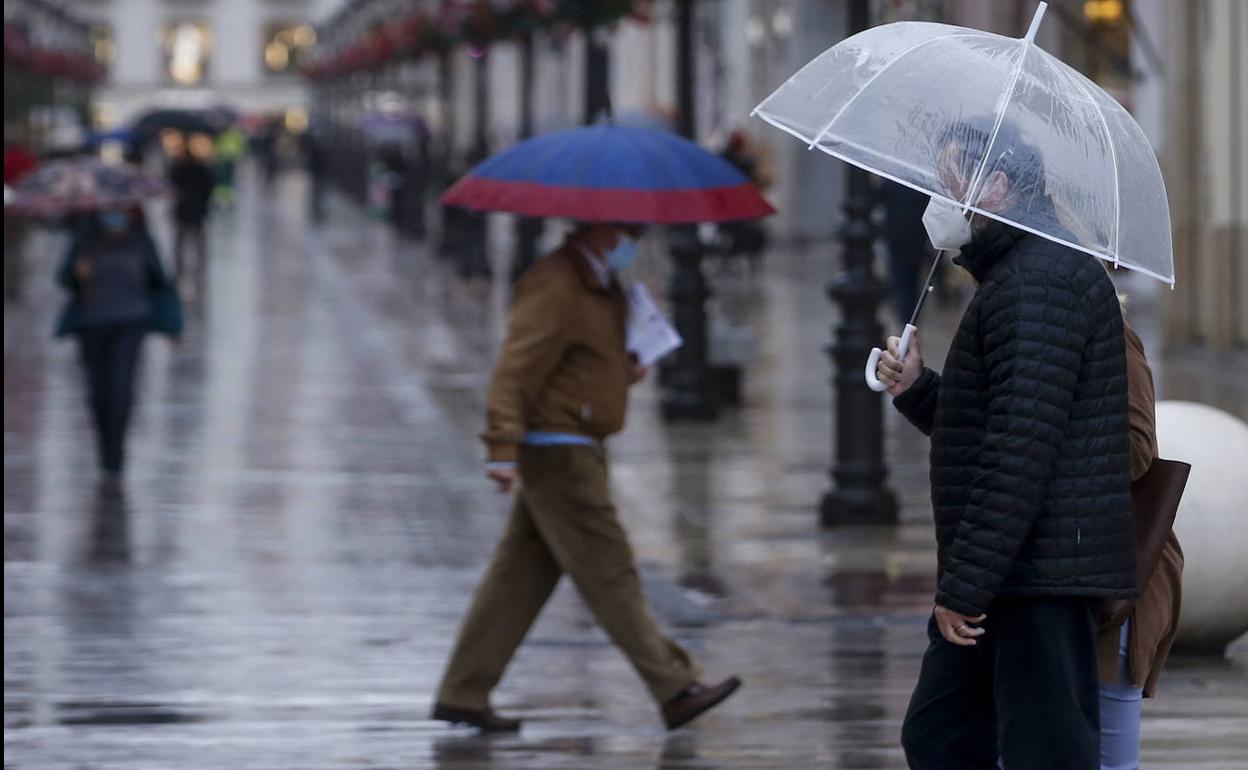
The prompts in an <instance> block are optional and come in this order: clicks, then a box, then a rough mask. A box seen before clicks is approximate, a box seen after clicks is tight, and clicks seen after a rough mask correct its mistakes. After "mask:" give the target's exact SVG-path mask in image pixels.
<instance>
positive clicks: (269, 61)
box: [261, 22, 316, 75]
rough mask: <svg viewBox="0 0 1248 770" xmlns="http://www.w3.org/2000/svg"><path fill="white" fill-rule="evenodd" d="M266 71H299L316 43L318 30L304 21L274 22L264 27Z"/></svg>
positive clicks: (271, 72)
mask: <svg viewBox="0 0 1248 770" xmlns="http://www.w3.org/2000/svg"><path fill="white" fill-rule="evenodd" d="M263 40H264V47H263V48H262V49H261V54H262V56H263V58H264V71H265V72H268V73H270V74H273V75H282V74H286V73H289V72H298V71H299V67H300V66H301V64H302V63H303V60H304V57H305V56H307V55H308V52H309V51H311V50H312V46H314V45H316V31H315V30H314V29H312V27H311V26H310V25H308V24H306V23H303V22H272V23H269V24H267V25H265V28H264V37H263Z"/></svg>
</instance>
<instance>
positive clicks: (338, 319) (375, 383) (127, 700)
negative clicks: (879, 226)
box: [4, 176, 1248, 770]
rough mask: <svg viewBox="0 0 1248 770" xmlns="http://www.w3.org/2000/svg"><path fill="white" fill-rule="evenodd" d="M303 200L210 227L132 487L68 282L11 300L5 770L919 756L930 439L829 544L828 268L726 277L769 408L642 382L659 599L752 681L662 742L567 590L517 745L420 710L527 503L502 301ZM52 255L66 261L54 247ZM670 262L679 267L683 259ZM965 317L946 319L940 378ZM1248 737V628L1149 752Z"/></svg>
mask: <svg viewBox="0 0 1248 770" xmlns="http://www.w3.org/2000/svg"><path fill="white" fill-rule="evenodd" d="M302 189H303V188H302V180H300V179H299V178H297V177H293V176H292V177H291V178H289V179H286V180H284V181H282V182H281V184H280V185H279V186H278V188H276V189H275V190H274V192H273V194H271V195H268V194H261V193H260V192H259V191H258V190H256V189H255V188H253V187H250V186H248V187H245V188H244V190H243V198H242V200H241V201H240V204H239V207H238V209H237V211H236V212H235V213H234V214H231V215H228V216H224V217H221V218H219V219H218V220H217V221H216V222H215V223H214V224H213V232H212V235H213V239H214V243H213V246H212V258H211V264H210V265H209V267H208V270H207V273H206V276H205V279H204V281H203V283H202V285H201V286H200V287H199V290H198V291H196V292H195V293H194V295H193V296H192V297H191V302H190V304H189V306H188V310H189V315H188V322H189V323H188V331H187V334H186V336H185V338H184V339H183V341H182V343H181V345H180V346H178V347H176V348H175V347H172V346H170V345H169V344H167V343H166V342H165V341H163V340H153V341H152V342H150V343H149V345H148V348H147V356H146V360H145V367H144V372H143V376H142V396H141V400H140V407H139V410H138V415H137V422H136V424H135V427H134V430H133V433H132V438H131V468H130V470H129V472H128V478H127V480H126V484H125V493H124V495H123V496H122V497H120V498H118V497H115V496H110V495H107V494H102V493H101V492H100V490H99V489H98V488H97V486H96V476H95V471H94V455H93V446H92V439H91V434H90V430H89V426H88V423H87V415H86V410H85V407H84V405H83V403H82V398H81V392H80V391H81V387H80V382H79V372H78V371H77V362H76V359H75V351H74V349H73V346H72V345H71V344H69V343H64V342H54V341H52V340H51V339H50V337H49V334H48V331H49V330H50V328H51V324H52V319H53V316H54V313H55V309H56V305H57V303H58V301H59V297H57V294H56V291H55V289H53V288H52V287H51V285H50V281H49V280H46V279H40V280H35V281H32V285H31V286H30V291H29V293H28V297H27V301H26V303H25V304H24V305H22V306H21V307H8V306H6V310H5V344H4V399H5V416H4V450H5V463H4V487H5V488H4V514H5V516H4V520H5V546H4V554H5V563H4V578H5V587H4V601H5V632H4V639H5V652H4V679H5V767H6V768H14V769H15V770H36V769H38V770H71V769H72V770H77V769H79V768H91V769H92V770H170V769H172V768H178V769H179V770H199V769H201V768H202V769H204V770H207V769H209V768H213V769H217V768H230V769H231V770H244V769H250V768H257V769H259V768H282V769H286V768H289V769H290V770H322V769H324V770H328V769H329V768H334V769H338V768H405V769H406V768H441V769H450V768H455V769H456V770H469V769H472V770H478V769H484V768H497V769H498V770H553V769H554V768H565V767H566V768H655V767H657V768H672V769H673V770H674V769H676V768H682V769H685V770H694V769H697V770H712V769H721V768H722V769H723V770H735V769H738V768H758V769H760V770H761V769H764V768H765V769H767V770H797V769H799V768H898V767H902V766H903V764H904V763H903V760H902V757H901V753H900V749H899V748H898V746H897V742H898V733H899V729H900V720H901V716H902V714H903V712H904V708H905V704H906V700H907V698H908V696H909V692H910V688H911V687H912V685H913V683H914V679H915V676H916V673H917V670H918V664H919V657H920V654H921V652H922V650H923V645H924V639H925V634H924V622H925V615H926V612H927V610H928V608H929V607H930V599H931V595H932V590H933V579H932V572H933V569H934V561H935V556H934V549H933V547H932V536H931V532H930V521H929V518H930V514H929V513H928V511H927V508H926V495H927V492H926V487H925V484H926V466H925V459H924V458H925V453H926V446H925V443H924V442H923V441H922V440H921V439H920V438H918V437H917V436H916V435H915V434H913V433H911V432H910V431H909V429H908V426H906V425H904V424H902V421H901V420H900V419H899V418H898V417H897V416H896V415H895V414H893V413H892V412H891V410H890V411H889V412H888V414H887V427H888V444H887V446H888V451H889V454H890V459H891V461H892V462H893V463H894V467H893V473H892V476H891V483H892V484H893V485H894V487H895V488H896V490H897V492H898V494H899V496H900V499H901V501H902V504H903V511H902V514H903V519H904V521H905V524H904V525H903V526H900V527H897V528H895V529H887V530H871V529H842V530H835V531H820V530H819V529H818V527H817V526H816V514H815V512H814V507H815V503H816V502H817V501H818V499H819V496H820V495H821V494H822V492H823V491H824V490H825V488H826V485H827V475H826V473H827V465H828V457H829V454H830V448H829V440H830V439H829V436H830V435H831V419H832V418H831V415H830V411H829V409H828V402H829V391H828V385H827V380H828V367H827V363H826V358H825V357H824V355H823V352H822V350H823V347H824V346H825V345H826V343H827V340H828V339H829V338H830V331H829V330H830V326H831V324H832V323H833V320H834V319H833V311H832V309H831V306H830V305H828V303H827V301H826V300H825V298H824V297H823V293H822V292H823V289H822V287H823V284H825V283H826V281H827V279H828V278H829V277H830V275H829V273H830V266H829V262H830V259H829V257H828V254H827V252H826V251H822V250H814V251H811V252H809V253H807V254H804V255H803V254H796V253H795V254H792V255H789V254H787V253H785V252H783V251H778V252H776V253H773V254H771V255H769V257H768V259H769V262H768V264H766V265H765V267H764V271H763V274H762V275H761V276H760V277H758V278H756V279H754V280H751V279H748V278H747V277H746V276H745V275H744V274H743V273H742V272H740V271H721V270H719V269H718V268H716V269H715V270H713V272H714V273H715V275H716V285H717V287H718V289H719V299H718V300H717V305H716V308H717V312H719V313H721V314H722V315H723V316H724V317H725V318H728V319H730V320H731V321H733V322H735V323H740V324H747V323H748V324H749V325H750V326H751V328H754V329H756V330H757V331H758V339H757V345H758V348H757V355H756V361H757V365H756V366H754V367H753V368H752V369H751V371H750V372H749V375H748V381H747V390H746V406H745V408H744V409H742V410H740V411H737V412H733V413H729V414H727V415H725V416H724V418H723V419H721V420H720V421H719V422H718V423H716V424H714V425H711V426H680V427H668V426H664V425H663V424H662V423H661V422H659V420H658V418H657V398H658V392H657V389H656V387H655V385H654V384H653V383H648V384H646V385H644V386H642V387H641V388H640V389H639V391H638V393H637V397H636V398H635V400H634V403H633V411H632V420H631V423H630V426H629V429H628V430H627V431H626V432H625V433H624V434H622V435H621V436H620V437H619V438H618V439H617V440H615V441H614V442H613V444H612V447H611V449H612V454H613V457H614V460H615V462H616V466H615V470H614V473H615V476H614V481H615V484H616V486H617V488H618V500H619V502H620V506H621V511H622V515H623V516H624V518H625V521H626V523H627V524H628V526H629V527H630V529H631V532H632V534H633V536H634V545H635V547H636V549H637V551H638V554H639V557H640V559H641V561H642V565H643V573H644V577H645V581H646V586H647V590H648V592H649V593H650V595H651V597H652V599H653V601H654V604H655V606H656V609H657V612H658V614H659V615H660V616H661V618H662V619H663V621H664V623H665V624H666V625H667V626H668V627H669V628H671V629H672V630H673V632H674V634H675V636H676V637H677V638H678V639H679V640H680V641H681V642H682V643H684V644H687V645H688V646H689V647H690V648H692V649H693V650H695V651H696V652H697V654H698V655H699V656H700V657H701V658H702V659H703V662H704V664H705V667H706V668H707V670H708V673H709V674H710V675H711V676H715V675H721V674H728V673H733V672H738V673H740V674H741V675H742V676H743V677H744V678H745V680H746V687H745V689H744V690H743V691H742V692H741V694H740V695H738V696H737V697H735V698H734V699H733V700H731V701H729V702H728V703H727V704H726V705H725V706H724V707H723V708H722V709H720V710H717V711H716V712H714V713H712V714H711V715H709V716H708V717H707V718H705V719H704V720H702V721H700V722H698V723H696V724H695V725H694V726H692V727H691V728H689V729H685V730H682V731H680V732H677V733H675V734H672V735H668V734H666V733H665V732H664V731H663V730H662V729H661V726H660V723H659V720H658V717H657V714H656V713H655V710H654V707H653V705H652V704H651V703H650V702H649V701H648V700H647V697H646V694H645V691H644V688H643V687H642V685H641V683H640V681H639V680H638V679H637V678H636V676H635V675H634V674H633V672H632V671H631V669H629V668H628V664H627V663H626V662H625V660H624V659H623V657H622V656H621V655H620V654H619V653H618V652H617V651H616V650H614V648H612V647H611V646H610V644H609V643H608V642H607V640H606V637H605V636H604V635H603V634H602V633H601V632H600V631H599V630H597V629H596V628H595V626H594V625H593V623H592V622H591V619H590V617H589V615H588V613H587V612H586V611H585V610H584V609H583V607H582V606H581V604H580V603H579V601H578V600H577V598H576V597H575V595H574V593H573V592H572V590H571V589H570V588H569V587H568V586H567V585H564V586H562V587H561V589H560V591H559V593H558V594H557V595H556V597H555V600H554V601H553V602H552V603H551V605H550V606H549V607H548V608H547V611H546V612H545V613H544V614H543V616H542V617H541V619H540V620H539V622H538V625H537V626H536V627H535V629H534V630H533V632H532V634H531V636H530V638H529V640H528V642H527V644H526V645H525V646H524V647H523V648H522V649H521V651H520V654H519V655H518V657H517V658H516V660H515V662H514V664H513V666H512V668H511V669H510V670H509V673H508V676H507V678H506V679H505V680H504V683H503V686H502V687H501V688H500V690H499V692H498V694H497V698H496V705H497V706H498V707H499V708H500V709H501V710H504V711H508V712H514V713H515V714H516V715H518V716H522V717H524V718H526V720H528V721H527V723H526V725H525V729H524V731H523V732H522V733H521V734H520V735H518V736H508V737H501V738H481V737H477V736H475V735H473V734H471V733H470V732H468V731H464V730H453V729H449V728H447V727H445V726H444V725H442V724H440V723H434V722H431V721H428V720H427V719H426V716H427V714H428V711H429V707H430V705H431V698H432V694H433V690H434V687H435V685H436V681H437V678H438V676H439V674H440V672H441V666H442V664H443V663H444V662H445V660H446V657H447V654H448V650H449V646H450V641H451V638H452V635H453V634H454V631H455V628H456V626H457V623H458V619H459V617H460V615H461V613H462V611H463V610H464V607H465V605H466V603H467V600H468V595H469V592H470V591H471V588H472V586H473V584H474V583H475V580H476V578H477V576H478V575H479V573H480V570H481V568H482V566H483V564H484V562H485V560H486V559H487V558H488V556H489V550H490V547H491V546H492V544H493V541H494V539H495V537H496V536H497V534H498V532H499V529H500V527H501V525H502V523H503V520H504V516H505V513H506V507H507V501H506V499H505V498H503V497H501V496H499V495H497V494H496V493H494V492H493V491H492V490H491V489H490V488H489V487H488V486H487V485H486V484H485V483H483V481H482V480H481V478H480V452H479V449H478V447H477V445H476V440H475V437H474V434H475V432H476V430H478V429H479V422H480V411H481V402H482V396H483V392H482V391H483V388H484V383H485V378H486V375H487V373H488V366H489V363H490V358H491V356H492V352H493V349H494V347H495V346H496V344H497V341H498V338H499V334H500V331H501V324H502V308H503V307H504V303H505V295H504V290H503V289H502V288H501V287H494V288H491V287H490V286H488V285H485V284H465V283H463V282H461V281H459V280H458V279H456V278H454V277H453V275H454V271H453V270H451V269H450V268H449V266H447V265H444V264H442V263H440V262H438V261H437V260H435V259H433V258H432V257H430V256H429V255H428V254H427V253H426V251H425V250H424V247H422V246H419V245H415V244H405V243H400V242H398V241H396V240H395V239H394V238H393V237H392V236H391V235H390V234H389V233H388V231H387V230H386V229H385V228H384V227H382V226H381V225H379V224H377V223H375V222H371V221H369V220H367V219H365V218H364V217H363V215H361V214H357V213H355V212H354V210H353V209H350V208H349V207H347V206H346V204H345V203H342V202H341V201H338V200H335V201H334V204H335V205H334V206H333V208H332V211H331V217H330V222H329V224H328V225H327V226H326V228H325V229H324V230H323V231H320V232H307V231H305V229H304V217H303V211H304V206H303V205H302V198H301V195H302ZM36 244H41V245H44V246H45V248H44V249H43V250H42V251H41V250H40V249H38V248H32V249H31V251H30V253H29V256H28V259H29V261H30V265H31V266H30V272H31V274H32V276H34V277H36V278H38V277H39V276H40V275H43V276H49V275H50V273H51V270H52V268H53V265H54V264H55V262H56V260H57V259H58V258H59V246H58V245H57V242H56V241H55V239H53V238H51V237H49V236H44V237H41V238H40V239H39V240H37V241H36ZM641 267H642V268H643V271H644V273H645V275H647V276H648V277H649V278H652V279H653V280H655V281H656V282H661V279H662V273H663V270H662V261H661V260H660V259H659V258H658V257H656V256H654V255H647V256H646V258H644V259H643V261H642V265H641ZM658 286H661V283H656V287H658ZM1140 294H1141V299H1139V300H1138V301H1139V302H1140V310H1139V324H1140V325H1141V327H1142V330H1143V331H1144V332H1145V334H1146V336H1149V335H1151V338H1153V339H1155V338H1156V331H1155V328H1154V327H1155V319H1152V318H1151V316H1150V315H1149V308H1148V305H1147V296H1146V294H1147V290H1146V289H1141V290H1140ZM952 317H953V314H952V313H951V312H949V311H948V310H946V311H945V312H943V313H939V314H937V315H934V316H933V317H932V322H931V324H930V326H929V327H928V328H929V329H930V333H928V334H927V335H926V336H925V350H926V351H927V352H928V355H929V356H931V358H932V359H934V360H937V361H939V360H941V359H942V358H943V351H942V350H940V348H941V346H942V344H945V342H944V340H947V338H948V334H947V330H948V327H949V325H950V324H951V319H952ZM1241 363H1243V361H1242V359H1238V358H1237V359H1235V361H1234V364H1235V365H1239V364H1241ZM1216 366H1217V362H1216V361H1214V360H1213V359H1212V358H1201V357H1200V356H1198V355H1195V354H1188V357H1187V358H1184V359H1181V360H1179V359H1174V360H1171V359H1166V360H1160V361H1158V362H1157V369H1158V378H1159V382H1160V387H1161V391H1162V395H1163V397H1169V398H1175V397H1192V398H1196V399H1198V400H1203V401H1207V402H1209V403H1213V404H1215V405H1218V406H1220V407H1221V408H1224V409H1228V410H1230V411H1233V412H1235V413H1237V414H1239V415H1240V416H1241V417H1245V416H1248V393H1246V392H1245V390H1244V387H1243V385H1242V383H1236V382H1228V380H1230V379H1232V378H1225V377H1206V376H1202V373H1207V372H1210V371H1215V370H1216ZM1245 724H1248V643H1246V642H1245V640H1243V639H1241V640H1240V642H1239V643H1238V644H1237V645H1236V647H1235V648H1234V653H1233V655H1232V657H1231V658H1230V659H1229V660H1226V661H1214V660H1198V659H1184V658H1179V659H1176V660H1174V661H1173V665H1172V667H1171V670H1170V671H1169V672H1168V674H1167V676H1166V677H1165V678H1163V680H1162V690H1161V697H1160V698H1159V699H1158V700H1156V701H1155V702H1149V703H1147V704H1146V706H1145V724H1144V755H1145V766H1146V767H1148V768H1171V769H1175V770H1177V769H1178V768H1201V769H1204V770H1214V769H1215V768H1218V769H1225V770H1230V769H1231V768H1245V767H1248V730H1245V728H1244V726H1245Z"/></svg>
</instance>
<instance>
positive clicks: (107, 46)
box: [88, 24, 117, 67]
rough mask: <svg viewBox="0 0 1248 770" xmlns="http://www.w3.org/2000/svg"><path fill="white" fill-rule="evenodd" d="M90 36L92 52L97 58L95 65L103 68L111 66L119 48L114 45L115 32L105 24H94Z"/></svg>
mask: <svg viewBox="0 0 1248 770" xmlns="http://www.w3.org/2000/svg"><path fill="white" fill-rule="evenodd" d="M88 34H89V35H90V38H91V52H92V54H93V55H94V56H95V63H96V64H98V65H100V66H101V67H108V66H109V65H111V64H112V63H113V58H114V57H115V56H116V55H117V47H116V46H115V45H114V44H113V30H112V29H111V28H109V27H106V26H104V25H103V24H92V25H91V30H90V32H89V33H88Z"/></svg>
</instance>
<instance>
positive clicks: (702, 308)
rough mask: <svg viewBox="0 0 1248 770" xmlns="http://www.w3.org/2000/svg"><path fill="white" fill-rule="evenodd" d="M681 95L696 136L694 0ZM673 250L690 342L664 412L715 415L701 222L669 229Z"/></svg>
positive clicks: (684, 33)
mask: <svg viewBox="0 0 1248 770" xmlns="http://www.w3.org/2000/svg"><path fill="white" fill-rule="evenodd" d="M676 12H677V19H676V22H677V23H676V95H677V98H678V99H679V103H680V114H679V130H680V133H681V135H683V136H685V137H687V138H689V139H693V140H695V141H696V139H697V123H696V120H695V118H696V115H695V112H694V109H695V105H694V50H693V21H694V0H679V2H678V3H677V6H676ZM668 250H669V251H670V253H671V255H672V265H673V270H672V277H671V281H670V283H669V285H668V298H669V299H670V300H671V303H672V314H673V316H674V320H673V325H674V326H675V327H676V331H678V332H679V333H680V336H681V337H682V338H684V341H685V344H684V345H683V346H681V348H680V349H679V350H677V351H676V353H675V355H674V361H673V362H672V363H671V364H668V365H666V366H664V367H663V371H662V372H661V375H662V376H661V378H660V380H659V382H660V384H661V385H662V386H663V388H664V394H663V418H664V419H665V420H668V421H674V420H713V419H715V418H716V417H717V416H718V415H719V404H718V402H717V400H716V398H715V389H714V386H713V384H712V380H711V367H710V362H709V361H708V359H707V348H708V341H707V322H706V300H707V299H708V298H709V297H710V295H711V292H710V289H709V287H708V286H707V283H706V276H705V275H704V274H703V272H702V256H703V254H704V253H705V251H706V249H705V246H704V245H703V243H702V241H701V239H699V238H698V230H697V227H695V226H692V225H686V226H681V227H673V228H670V229H669V231H668Z"/></svg>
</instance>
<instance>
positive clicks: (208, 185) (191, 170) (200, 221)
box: [169, 134, 217, 279]
mask: <svg viewBox="0 0 1248 770" xmlns="http://www.w3.org/2000/svg"><path fill="white" fill-rule="evenodd" d="M169 146H170V147H171V148H172V152H173V155H172V157H171V161H170V164H169V183H170V184H171V185H173V194H174V203H173V226H174V236H173V237H174V241H173V244H174V245H173V264H174V275H175V276H176V277H177V278H179V279H181V278H182V277H183V276H184V275H185V274H186V269H187V264H188V259H189V257H188V252H189V251H190V250H191V249H194V251H195V264H196V267H197V269H199V270H202V269H203V268H204V267H205V266H206V262H207V258H208V237H207V234H206V233H205V231H204V223H205V222H206V221H207V219H208V214H209V212H210V211H211V207H212V194H213V191H214V190H215V189H216V186H217V180H216V177H215V175H214V174H213V172H212V169H211V168H210V167H209V166H208V160H209V159H211V157H212V139H211V138H210V137H209V136H208V135H207V134H194V135H192V136H191V138H190V139H189V140H186V141H185V142H176V141H173V142H170V145H169Z"/></svg>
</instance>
